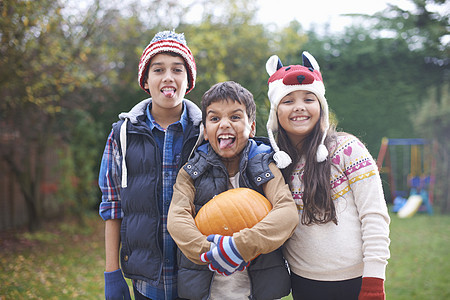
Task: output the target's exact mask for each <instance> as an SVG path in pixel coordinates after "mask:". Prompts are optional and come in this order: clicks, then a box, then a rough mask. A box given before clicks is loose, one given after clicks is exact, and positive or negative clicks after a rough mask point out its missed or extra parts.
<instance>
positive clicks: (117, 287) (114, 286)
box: [105, 269, 131, 300]
mask: <svg viewBox="0 0 450 300" xmlns="http://www.w3.org/2000/svg"><path fill="white" fill-rule="evenodd" d="M105 299H106V300H116V299H117V300H124V299H125V300H131V297H130V289H129V288H128V285H127V282H126V281H125V278H123V275H122V270H121V269H117V270H115V271H113V272H105Z"/></svg>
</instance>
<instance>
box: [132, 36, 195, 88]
mask: <svg viewBox="0 0 450 300" xmlns="http://www.w3.org/2000/svg"><path fill="white" fill-rule="evenodd" d="M161 52H173V53H177V54H179V55H181V57H182V58H183V60H184V61H185V63H186V66H187V71H188V87H187V89H186V94H187V93H189V92H190V91H191V90H192V89H193V88H194V86H195V78H196V77H197V67H196V65H195V60H194V56H193V55H192V52H191V50H190V49H189V47H188V46H187V43H186V40H185V39H184V33H175V31H161V32H158V33H157V34H156V35H155V36H154V37H153V39H152V41H151V42H150V44H149V45H148V46H147V47H145V49H144V52H143V53H142V56H141V59H140V61H139V72H138V81H139V85H140V86H141V88H142V89H143V90H144V91H146V92H147V93H148V94H150V91H149V90H148V89H146V88H145V79H146V77H147V76H146V75H147V72H148V65H149V63H150V60H151V59H152V57H153V56H155V55H156V54H158V53H161Z"/></svg>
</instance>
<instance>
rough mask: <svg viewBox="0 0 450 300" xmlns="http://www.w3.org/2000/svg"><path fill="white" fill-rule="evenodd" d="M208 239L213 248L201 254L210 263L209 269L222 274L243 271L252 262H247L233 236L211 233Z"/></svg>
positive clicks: (203, 259) (201, 257) (201, 258)
mask: <svg viewBox="0 0 450 300" xmlns="http://www.w3.org/2000/svg"><path fill="white" fill-rule="evenodd" d="M207 240H208V241H209V242H211V243H212V246H213V245H214V246H216V247H211V250H209V251H208V252H206V253H202V254H201V255H200V260H201V261H203V262H207V263H210V264H209V265H208V266H209V269H210V270H211V271H214V272H217V273H219V274H222V275H226V276H228V275H231V274H233V273H234V272H235V271H243V270H245V268H247V266H248V265H249V264H250V262H245V261H244V259H243V258H242V256H241V254H240V253H239V251H238V249H237V248H236V245H235V243H234V240H233V237H231V236H222V235H219V234H211V235H209V236H208V237H207Z"/></svg>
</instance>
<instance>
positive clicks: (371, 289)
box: [358, 277, 386, 300]
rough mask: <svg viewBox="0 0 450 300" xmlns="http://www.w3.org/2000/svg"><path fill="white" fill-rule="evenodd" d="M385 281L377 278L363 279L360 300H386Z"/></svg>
mask: <svg viewBox="0 0 450 300" xmlns="http://www.w3.org/2000/svg"><path fill="white" fill-rule="evenodd" d="M385 299H386V295H385V293H384V280H383V279H381V278H375V277H363V279H362V284H361V292H359V297H358V300H385Z"/></svg>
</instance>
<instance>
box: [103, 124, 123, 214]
mask: <svg viewBox="0 0 450 300" xmlns="http://www.w3.org/2000/svg"><path fill="white" fill-rule="evenodd" d="M119 161H120V157H119V150H118V145H117V142H116V141H115V140H114V131H113V130H111V133H110V134H109V136H108V139H107V140H106V146H105V150H104V151H103V156H102V162H101V165H100V174H99V177H98V185H99V187H100V190H101V192H102V202H101V203H100V207H99V214H100V216H101V217H102V219H103V220H105V221H106V220H109V219H122V218H123V212H122V206H121V202H120V176H119V175H120V174H119V172H120V168H119V166H120V164H119Z"/></svg>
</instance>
